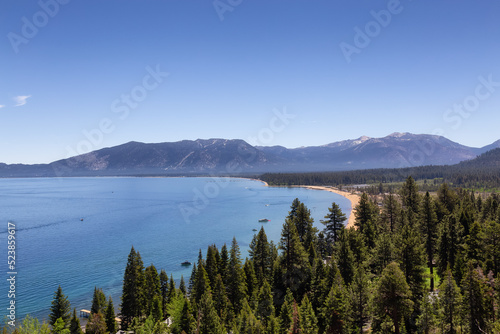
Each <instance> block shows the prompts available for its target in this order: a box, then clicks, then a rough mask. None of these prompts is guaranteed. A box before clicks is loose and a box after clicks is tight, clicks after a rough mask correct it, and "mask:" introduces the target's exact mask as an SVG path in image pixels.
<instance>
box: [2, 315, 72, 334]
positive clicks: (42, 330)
mask: <svg viewBox="0 0 500 334" xmlns="http://www.w3.org/2000/svg"><path fill="white" fill-rule="evenodd" d="M3 331H4V333H7V329H6V328H4V329H3ZM17 333H18V334H50V333H51V331H50V327H49V324H47V323H45V322H44V323H40V322H39V321H38V319H37V318H33V317H31V316H30V315H29V314H28V315H27V316H26V317H25V318H24V319H23V321H22V323H21V325H20V326H19V327H18V328H17ZM2 334H3V333H2ZM71 334H73V333H71Z"/></svg>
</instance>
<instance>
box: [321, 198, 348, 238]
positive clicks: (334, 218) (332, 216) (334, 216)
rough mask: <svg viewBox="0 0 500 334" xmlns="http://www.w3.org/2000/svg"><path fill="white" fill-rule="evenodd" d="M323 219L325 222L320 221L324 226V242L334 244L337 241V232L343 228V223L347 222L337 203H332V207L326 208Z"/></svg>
mask: <svg viewBox="0 0 500 334" xmlns="http://www.w3.org/2000/svg"><path fill="white" fill-rule="evenodd" d="M325 218H326V219H327V220H324V221H323V220H322V221H321V223H322V224H324V225H325V229H324V233H325V235H326V240H327V242H330V243H332V244H334V243H335V242H337V240H338V239H339V232H340V230H342V229H343V228H344V222H345V221H346V220H347V217H346V216H345V214H344V213H343V212H342V210H341V209H340V207H339V206H338V205H337V203H335V202H333V203H332V206H331V207H330V208H328V214H327V215H326V216H325Z"/></svg>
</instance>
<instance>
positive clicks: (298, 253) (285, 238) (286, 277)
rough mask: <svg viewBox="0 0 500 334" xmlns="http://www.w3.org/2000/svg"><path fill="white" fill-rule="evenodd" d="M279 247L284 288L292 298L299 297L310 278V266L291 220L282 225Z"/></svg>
mask: <svg viewBox="0 0 500 334" xmlns="http://www.w3.org/2000/svg"><path fill="white" fill-rule="evenodd" d="M279 247H280V249H281V250H282V251H283V253H282V256H281V265H282V268H283V276H282V277H283V278H282V282H283V284H284V287H285V289H290V290H291V291H292V293H293V294H294V296H301V295H302V294H303V293H304V288H305V284H306V283H307V280H308V279H309V276H310V265H309V258H308V255H307V253H306V251H305V249H304V246H303V245H302V243H301V242H300V238H299V235H298V233H297V228H296V225H295V224H294V223H293V222H292V221H291V220H288V219H287V220H286V221H285V223H284V224H283V229H282V232H281V240H280V246H279Z"/></svg>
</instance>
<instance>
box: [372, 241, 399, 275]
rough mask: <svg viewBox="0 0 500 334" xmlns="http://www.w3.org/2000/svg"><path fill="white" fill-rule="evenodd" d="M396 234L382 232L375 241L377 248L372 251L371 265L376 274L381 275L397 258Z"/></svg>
mask: <svg viewBox="0 0 500 334" xmlns="http://www.w3.org/2000/svg"><path fill="white" fill-rule="evenodd" d="M393 239H394V236H393V235H392V234H391V233H381V234H380V235H379V236H378V238H377V240H376V241H375V248H374V249H373V252H372V254H373V255H372V257H371V260H370V266H371V267H372V270H373V272H374V273H375V274H376V275H380V273H381V272H382V270H384V268H385V267H387V265H388V264H389V263H391V262H393V261H394V260H396V250H395V247H394V241H393Z"/></svg>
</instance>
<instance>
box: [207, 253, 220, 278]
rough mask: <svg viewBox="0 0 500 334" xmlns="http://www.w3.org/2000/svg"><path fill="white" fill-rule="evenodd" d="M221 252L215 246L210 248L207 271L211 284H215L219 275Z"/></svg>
mask: <svg viewBox="0 0 500 334" xmlns="http://www.w3.org/2000/svg"><path fill="white" fill-rule="evenodd" d="M219 258H220V256H219V250H218V249H217V247H216V246H215V245H210V246H208V249H207V260H206V266H205V270H206V271H207V275H208V279H209V280H210V284H213V283H214V282H215V277H216V276H217V274H218V273H219V268H218V266H219Z"/></svg>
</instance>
